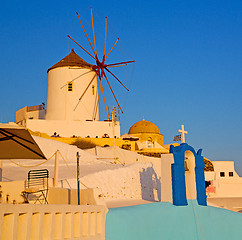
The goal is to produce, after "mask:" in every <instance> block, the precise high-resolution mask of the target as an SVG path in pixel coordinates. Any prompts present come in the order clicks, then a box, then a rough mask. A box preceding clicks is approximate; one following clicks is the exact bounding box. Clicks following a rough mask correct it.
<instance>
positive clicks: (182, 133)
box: [178, 125, 188, 143]
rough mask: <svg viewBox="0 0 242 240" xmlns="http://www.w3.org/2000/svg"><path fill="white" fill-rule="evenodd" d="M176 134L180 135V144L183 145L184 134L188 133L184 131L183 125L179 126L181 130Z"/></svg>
mask: <svg viewBox="0 0 242 240" xmlns="http://www.w3.org/2000/svg"><path fill="white" fill-rule="evenodd" d="M178 132H179V133H181V143H185V134H188V132H187V131H185V129H184V125H181V129H179V130H178Z"/></svg>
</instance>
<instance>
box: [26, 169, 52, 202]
mask: <svg viewBox="0 0 242 240" xmlns="http://www.w3.org/2000/svg"><path fill="white" fill-rule="evenodd" d="M48 180H49V171H48V170H47V169H40V170H30V171H29V172H28V180H27V182H26V189H25V190H24V191H23V192H22V194H23V197H24V200H25V202H26V203H29V201H32V200H35V202H34V203H37V202H39V203H44V204H48V201H47V194H48Z"/></svg>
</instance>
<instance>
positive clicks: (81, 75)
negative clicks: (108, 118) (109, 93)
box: [46, 67, 99, 121]
mask: <svg viewBox="0 0 242 240" xmlns="http://www.w3.org/2000/svg"><path fill="white" fill-rule="evenodd" d="M94 75H95V72H94V71H90V69H87V68H80V67H58V68H54V69H51V70H50V71H49V72H48V88H47V109H46V120H69V121H85V120H92V119H93V115H94V111H95V106H96V102H97V95H98V86H97V78H96V77H95V79H94V80H93V82H92V84H91V85H90V87H89V88H88V90H87V91H86V93H85V95H84V96H83V98H82V99H81V101H80V102H79V104H78V106H77V108H76V109H75V107H76V105H77V103H78V101H79V98H80V96H81V95H82V93H83V92H84V91H85V89H86V87H87V86H88V84H89V83H90V81H91V80H92V78H93V76H94ZM74 79H76V80H74ZM73 80H74V81H73ZM71 81H73V86H72V91H68V82H71ZM74 109H75V110H74ZM96 120H99V111H98V110H97V115H96Z"/></svg>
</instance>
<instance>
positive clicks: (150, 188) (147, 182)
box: [140, 167, 161, 201]
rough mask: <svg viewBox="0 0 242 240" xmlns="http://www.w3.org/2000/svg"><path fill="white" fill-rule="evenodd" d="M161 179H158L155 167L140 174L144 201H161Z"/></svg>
mask: <svg viewBox="0 0 242 240" xmlns="http://www.w3.org/2000/svg"><path fill="white" fill-rule="evenodd" d="M160 180H161V179H160V178H159V179H158V177H157V174H156V172H155V171H154V169H153V167H148V168H147V169H144V168H143V171H142V172H140V184H141V193H142V199H143V200H149V201H161V181H160Z"/></svg>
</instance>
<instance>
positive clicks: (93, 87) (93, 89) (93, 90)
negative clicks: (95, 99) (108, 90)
mask: <svg viewBox="0 0 242 240" xmlns="http://www.w3.org/2000/svg"><path fill="white" fill-rule="evenodd" d="M92 95H95V86H93V85H92Z"/></svg>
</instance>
